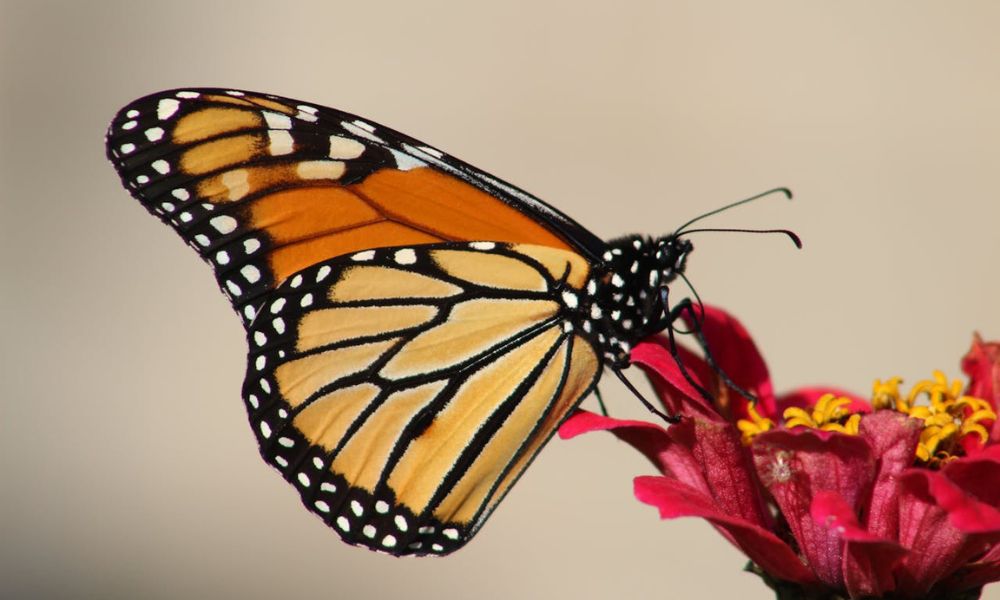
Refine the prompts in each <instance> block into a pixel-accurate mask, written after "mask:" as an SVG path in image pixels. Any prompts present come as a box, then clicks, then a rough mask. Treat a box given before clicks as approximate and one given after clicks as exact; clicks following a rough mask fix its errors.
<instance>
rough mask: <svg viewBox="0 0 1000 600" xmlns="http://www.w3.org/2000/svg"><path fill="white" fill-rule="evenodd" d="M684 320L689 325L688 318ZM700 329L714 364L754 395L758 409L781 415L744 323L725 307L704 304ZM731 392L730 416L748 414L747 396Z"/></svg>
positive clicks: (762, 362)
mask: <svg viewBox="0 0 1000 600" xmlns="http://www.w3.org/2000/svg"><path fill="white" fill-rule="evenodd" d="M688 321H689V320H688ZM687 324H688V326H689V327H690V326H691V323H690V322H688V323H687ZM701 331H702V333H703V335H704V337H705V341H706V343H707V344H708V348H709V350H710V351H711V353H712V356H713V357H714V359H715V364H716V365H717V366H718V367H719V368H720V369H722V371H723V372H724V373H725V374H726V375H727V376H728V377H729V378H730V379H731V380H732V381H733V383H735V384H736V385H738V386H740V387H741V388H743V389H744V390H746V391H748V392H750V393H751V394H753V395H754V396H755V397H756V398H757V407H756V408H757V412H758V413H759V414H760V415H761V416H763V417H767V418H771V419H774V418H777V417H778V416H780V415H779V414H778V412H777V406H776V404H775V398H774V387H773V386H772V385H771V376H770V374H769V373H768V371H767V363H765V362H764V357H763V356H762V355H761V353H760V350H758V349H757V345H756V344H755V343H754V341H753V338H751V337H750V333H749V332H748V331H747V330H746V328H745V327H744V326H743V324H742V323H740V322H739V320H737V319H736V317H734V316H732V315H731V314H729V313H727V312H726V311H724V310H722V309H720V308H716V307H714V306H709V305H706V306H705V314H704V319H703V320H702V322H701ZM732 396H733V399H734V400H735V402H734V406H735V409H736V410H734V411H733V418H734V419H744V418H747V417H748V414H747V412H746V404H747V402H746V399H745V398H743V397H742V396H740V395H739V394H736V393H735V392H733V393H732Z"/></svg>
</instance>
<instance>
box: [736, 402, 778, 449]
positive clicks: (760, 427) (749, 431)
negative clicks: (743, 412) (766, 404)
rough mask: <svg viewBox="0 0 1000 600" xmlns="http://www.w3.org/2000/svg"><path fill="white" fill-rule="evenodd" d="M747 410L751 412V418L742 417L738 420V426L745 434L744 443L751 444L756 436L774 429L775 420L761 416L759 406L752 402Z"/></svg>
mask: <svg viewBox="0 0 1000 600" xmlns="http://www.w3.org/2000/svg"><path fill="white" fill-rule="evenodd" d="M747 412H748V413H750V419H749V420H747V419H740V420H739V421H737V423H736V426H737V427H739V429H740V432H741V433H742V434H743V443H744V444H746V445H749V444H750V442H751V441H752V440H753V438H754V437H756V436H757V435H759V434H761V433H764V432H765V431H769V430H770V429H772V428H773V427H774V421H772V420H771V419H765V418H764V417H762V416H760V413H758V412H757V407H756V406H754V405H753V404H752V403H751V404H748V405H747Z"/></svg>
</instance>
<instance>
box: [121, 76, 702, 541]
mask: <svg viewBox="0 0 1000 600" xmlns="http://www.w3.org/2000/svg"><path fill="white" fill-rule="evenodd" d="M107 151H108V156H109V158H110V160H111V161H112V163H113V164H114V166H115V168H116V169H117V171H118V173H119V175H120V176H121V179H122V182H123V184H124V185H125V187H126V188H127V189H128V190H129V191H130V192H131V194H132V195H133V196H135V197H136V198H137V199H138V200H139V201H140V202H141V203H142V204H143V206H144V207H145V208H146V209H147V210H148V211H150V212H151V213H153V214H154V215H156V216H157V217H158V218H160V219H161V220H162V221H164V222H165V223H167V224H168V225H170V226H171V227H172V228H173V229H174V230H175V231H176V232H177V233H178V234H180V236H181V237H182V238H183V239H184V240H185V241H186V242H187V244H188V245H189V246H191V247H192V248H193V249H194V250H195V251H197V252H198V253H199V254H200V255H201V257H202V258H203V259H205V260H206V261H207V262H209V264H211V265H212V267H213V269H214V270H215V274H216V278H217V280H218V282H219V286H220V288H221V289H222V291H223V293H224V294H226V296H227V297H228V298H229V299H230V301H231V302H232V303H233V306H234V308H235V309H236V310H237V311H238V313H239V314H240V315H241V317H242V319H243V323H244V326H245V327H246V329H247V337H248V343H249V345H250V355H249V357H248V364H247V376H246V380H245V383H244V400H245V402H246V405H247V410H248V412H249V415H250V421H251V425H252V426H253V430H254V432H255V434H256V436H257V438H258V441H259V443H260V449H261V453H262V455H263V457H264V459H265V460H266V461H267V462H268V463H269V464H271V465H272V466H274V467H275V468H277V469H278V470H279V471H280V472H281V473H282V475H283V476H284V477H285V479H286V480H287V481H288V482H289V483H290V484H291V485H293V486H294V487H295V488H296V489H297V490H298V491H299V493H300V494H301V497H302V501H303V502H304V503H305V505H306V506H307V507H308V508H309V509H310V510H311V511H313V512H314V513H316V514H317V515H319V516H320V517H321V518H322V519H323V520H324V521H325V522H326V523H327V524H328V525H329V526H330V527H332V528H333V529H334V530H335V531H337V532H338V533H339V534H340V536H341V537H342V538H343V539H344V540H345V541H347V542H349V543H352V544H360V545H364V546H367V547H369V548H371V549H374V550H379V551H383V552H388V553H391V554H396V555H402V554H432V555H442V554H447V553H449V552H451V551H453V550H455V549H457V548H459V547H460V546H462V545H463V544H465V543H466V542H467V541H468V540H469V539H470V538H471V537H472V536H473V535H474V534H475V533H476V532H477V531H478V530H479V528H480V527H481V526H482V524H483V523H484V522H485V520H486V519H487V518H488V517H489V515H490V514H491V512H492V511H493V510H494V509H495V508H496V506H497V504H498V503H499V502H500V501H501V500H502V499H503V497H504V495H505V494H506V493H507V492H508V490H509V489H510V487H511V486H512V485H513V484H514V483H515V482H516V480H517V478H518V477H519V476H520V475H521V473H522V472H523V471H524V469H525V468H526V467H527V466H528V464H529V463H530V462H531V460H532V459H533V458H534V457H535V455H536V453H537V452H538V451H539V449H540V448H541V447H542V445H544V444H545V442H546V441H547V440H548V439H549V438H550V437H551V436H552V434H553V432H554V431H555V430H556V428H557V427H558V426H559V424H560V423H561V422H562V420H563V419H564V418H565V417H566V416H567V415H568V414H569V412H570V411H572V409H573V408H575V407H576V406H577V405H578V404H579V403H580V401H581V400H582V399H583V398H584V396H586V394H587V393H589V391H590V390H592V389H593V388H594V386H595V385H596V383H597V380H598V378H599V377H600V374H601V371H602V368H603V367H604V366H608V367H611V368H613V369H621V368H624V367H626V366H628V362H629V358H628V357H629V351H630V350H631V347H632V345H633V344H634V343H635V342H636V341H638V340H639V339H641V338H642V337H645V336H646V335H649V334H651V333H655V332H657V331H660V330H662V329H663V328H664V327H665V326H666V324H667V323H668V322H669V319H670V313H669V311H668V309H667V306H666V296H667V294H666V289H667V284H668V283H669V282H670V281H672V280H673V279H674V278H675V277H676V275H677V274H678V273H680V272H681V271H683V269H684V260H685V257H686V256H687V254H688V252H690V250H691V245H690V243H689V242H687V241H686V240H681V239H678V237H677V236H674V235H668V236H665V237H661V238H655V239H653V238H649V237H640V236H629V237H625V238H621V239H618V240H613V241H611V242H607V243H605V242H604V241H602V240H600V239H599V238H597V237H596V236H594V235H593V234H592V233H590V232H589V231H587V230H586V229H584V228H583V227H582V226H580V225H578V224H577V223H575V222H574V221H573V220H572V219H570V218H569V217H567V216H565V215H564V214H562V213H560V212H559V211H557V210H556V209H554V208H552V207H551V206H548V205H547V204H545V203H544V202H542V201H541V200H539V199H537V198H535V197H533V196H531V195H529V194H527V193H526V192H524V191H522V190H520V189H518V188H516V187H514V186H512V185H510V184H508V183H505V182H503V181H500V180H498V179H496V178H494V177H492V176H491V175H489V174H487V173H485V172H483V171H480V170H478V169H475V168H474V167H472V166H470V165H468V164H466V163H463V162H462V161H460V160H457V159H455V158H453V157H451V156H448V155H446V154H444V153H443V152H441V151H439V150H436V149H434V148H432V147H430V146H427V145H426V144H423V143H422V142H419V141H417V140H415V139H413V138H410V137H408V136H405V135H403V134H401V133H398V132H395V131H393V130H391V129H389V128H386V127H384V126H381V125H378V124H375V123H372V122H371V121H367V120H364V119H361V118H359V117H356V116H354V115H350V114H347V113H344V112H341V111H338V110H334V109H330V108H324V107H320V106H314V105H312V104H308V103H304V102H301V101H297V100H291V99H287V98H281V97H278V96H273V95H266V94H255V93H251V92H241V91H235V90H217V89H189V90H175V91H168V92H162V93H159V94H154V95H151V96H148V97H146V98H142V99H140V100H137V101H135V102H134V103H132V104H131V105H129V106H127V107H125V108H124V109H122V110H121V111H120V112H119V114H118V115H117V116H116V117H115V118H114V120H113V121H112V123H111V127H110V130H109V132H108V137H107Z"/></svg>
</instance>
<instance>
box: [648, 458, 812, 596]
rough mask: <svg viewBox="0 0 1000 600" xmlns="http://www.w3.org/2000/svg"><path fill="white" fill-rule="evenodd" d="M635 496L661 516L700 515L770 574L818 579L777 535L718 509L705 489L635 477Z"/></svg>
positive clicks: (800, 579)
mask: <svg viewBox="0 0 1000 600" xmlns="http://www.w3.org/2000/svg"><path fill="white" fill-rule="evenodd" d="M635 497H636V498H638V499H639V501H641V502H645V503H646V504H650V505H652V506H655V507H657V508H658V509H659V510H660V517H661V518H664V519H673V518H676V517H701V518H703V519H706V520H707V521H709V522H710V523H712V525H714V526H715V527H716V529H718V530H719V532H720V533H722V534H723V535H724V536H725V537H726V538H727V539H728V540H729V541H730V542H732V543H733V544H734V545H735V546H736V547H737V548H739V549H740V550H742V551H743V552H744V553H745V554H746V555H747V556H748V557H750V560H752V561H753V562H755V563H756V564H757V565H759V566H760V567H761V568H762V569H764V570H765V571H767V572H768V573H769V574H771V575H773V576H774V577H777V578H779V579H784V580H786V581H794V582H798V583H804V584H810V583H814V582H815V581H816V579H815V577H813V575H812V573H810V572H809V570H808V569H806V568H805V567H804V566H803V565H802V562H801V561H800V560H799V558H798V556H796V554H795V552H794V551H793V550H792V549H791V548H790V547H789V546H788V544H786V543H785V542H783V541H782V540H781V539H780V538H779V537H778V536H776V535H774V534H773V533H771V532H770V531H768V530H767V529H765V528H763V527H759V526H757V525H754V524H753V523H749V522H747V521H744V520H743V519H740V518H738V517H734V516H733V515H731V514H729V513H727V512H725V511H721V510H719V507H718V506H717V505H716V504H715V503H714V502H713V500H712V499H711V498H710V497H708V496H706V495H705V494H703V493H702V492H700V491H698V490H696V489H694V488H692V487H690V486H686V485H684V484H682V483H679V482H677V481H676V480H673V479H669V478H667V477H651V476H646V477H636V478H635Z"/></svg>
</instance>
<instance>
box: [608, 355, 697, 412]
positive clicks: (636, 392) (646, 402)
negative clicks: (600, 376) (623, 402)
mask: <svg viewBox="0 0 1000 600" xmlns="http://www.w3.org/2000/svg"><path fill="white" fill-rule="evenodd" d="M611 370H612V371H614V373H615V375H617V376H618V379H620V380H621V382H622V383H624V384H625V387H627V388H628V390H629V391H630V392H632V393H633V394H634V395H635V397H636V398H638V399H639V402H642V405H643V406H645V407H646V409H647V410H648V411H649V412H651V413H653V414H654V415H656V416H658V417H660V418H661V419H663V420H664V421H666V422H667V423H670V424H674V423H679V422H680V420H681V418H680V417H679V416H678V415H668V414H667V413H665V412H663V411H662V410H660V409H658V408H656V407H655V406H653V405H652V403H650V401H649V400H646V398H645V397H644V396H643V395H642V394H641V393H640V392H639V390H637V389H635V386H634V385H632V382H631V381H629V380H628V378H627V377H625V374H624V373H622V371H621V369H618V368H612V369H611Z"/></svg>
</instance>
